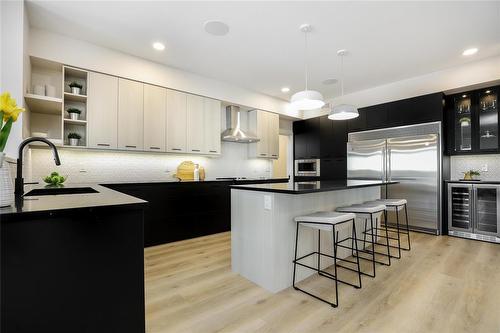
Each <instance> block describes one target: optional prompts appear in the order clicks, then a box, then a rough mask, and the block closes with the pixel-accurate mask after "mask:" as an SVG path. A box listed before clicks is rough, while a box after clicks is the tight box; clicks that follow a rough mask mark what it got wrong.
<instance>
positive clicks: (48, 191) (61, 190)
mask: <svg viewBox="0 0 500 333" xmlns="http://www.w3.org/2000/svg"><path fill="white" fill-rule="evenodd" d="M84 193H99V191H96V190H94V189H93V188H92V187H57V188H37V189H34V190H31V191H29V192H28V193H26V194H25V195H24V196H25V197H31V196H35V195H60V194H84Z"/></svg>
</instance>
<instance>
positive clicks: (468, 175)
mask: <svg viewBox="0 0 500 333" xmlns="http://www.w3.org/2000/svg"><path fill="white" fill-rule="evenodd" d="M479 176H481V173H480V172H479V171H477V170H472V169H471V170H469V171H466V172H464V180H478V178H477V177H479Z"/></svg>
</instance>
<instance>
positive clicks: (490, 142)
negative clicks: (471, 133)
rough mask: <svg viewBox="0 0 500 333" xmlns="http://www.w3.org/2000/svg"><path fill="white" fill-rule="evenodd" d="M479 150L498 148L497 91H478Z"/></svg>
mask: <svg viewBox="0 0 500 333" xmlns="http://www.w3.org/2000/svg"><path fill="white" fill-rule="evenodd" d="M478 115H479V150H498V91H497V90H493V89H486V90H484V91H481V92H480V93H479V110H478Z"/></svg>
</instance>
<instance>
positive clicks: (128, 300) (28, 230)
mask: <svg viewBox="0 0 500 333" xmlns="http://www.w3.org/2000/svg"><path fill="white" fill-rule="evenodd" d="M1 227H2V233H1V251H2V252H1V260H2V262H1V318H0V320H1V332H5V333H24V332H26V333H28V332H29V333H32V332H40V333H42V332H50V333H67V332H72V333H90V332H93V333H101V332H102V333H110V332H124V333H128V332H130V333H140V332H144V331H145V311H144V245H143V210H142V209H127V208H125V207H118V208H113V209H110V208H101V209H99V208H97V209H85V210H83V209H77V210H68V211H64V212H59V213H57V212H56V213H50V215H49V213H46V216H29V215H28V216H26V217H24V216H23V217H19V218H16V219H15V220H11V221H7V220H6V219H4V218H3V217H2V221H1Z"/></svg>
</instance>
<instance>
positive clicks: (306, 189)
mask: <svg viewBox="0 0 500 333" xmlns="http://www.w3.org/2000/svg"><path fill="white" fill-rule="evenodd" d="M397 183H398V182H385V181H376V180H330V181H311V182H292V181H290V182H287V183H271V184H256V185H231V189H237V190H247V191H260V192H273V193H286V194H306V193H317V192H329V191H340V190H345V189H351V188H360V187H370V186H381V185H390V184H397Z"/></svg>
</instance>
